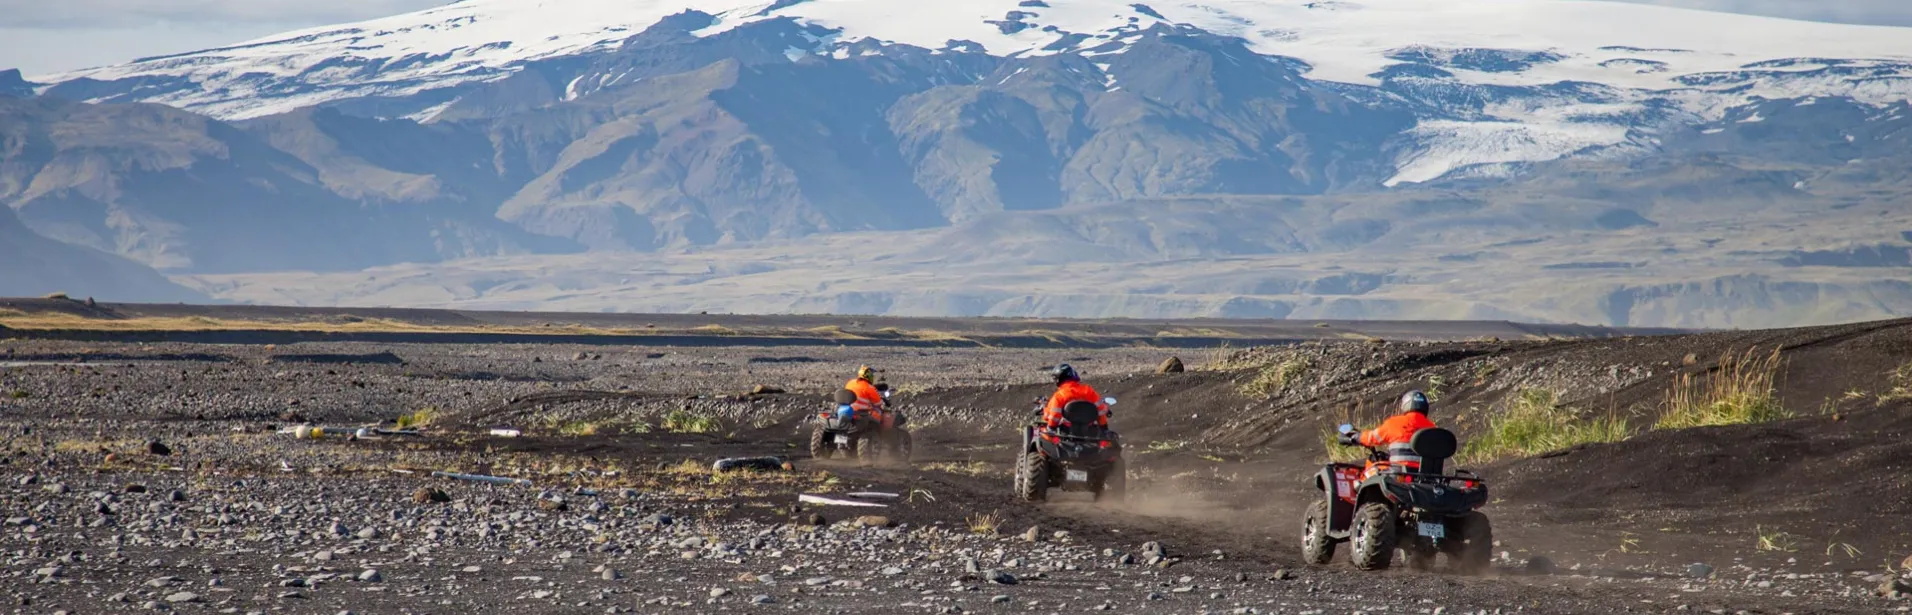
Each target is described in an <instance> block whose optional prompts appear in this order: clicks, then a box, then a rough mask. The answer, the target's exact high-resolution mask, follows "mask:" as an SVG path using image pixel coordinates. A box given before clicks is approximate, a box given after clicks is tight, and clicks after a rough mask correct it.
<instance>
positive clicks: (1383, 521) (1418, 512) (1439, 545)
mask: <svg viewBox="0 0 1912 615" xmlns="http://www.w3.org/2000/svg"><path fill="white" fill-rule="evenodd" d="M1353 430H1354V428H1353V426H1350V425H1342V426H1341V432H1342V433H1343V434H1348V433H1351V432H1352V431H1353ZM1409 445H1410V447H1411V448H1412V450H1413V453H1414V454H1415V455H1417V456H1419V457H1420V463H1421V467H1420V470H1419V471H1417V472H1409V471H1406V469H1405V468H1403V467H1399V466H1393V467H1390V468H1389V469H1387V470H1386V471H1383V472H1379V473H1376V474H1375V475H1374V476H1371V477H1368V478H1366V479H1363V478H1362V474H1364V473H1365V471H1366V470H1365V468H1363V467H1362V466H1359V465H1354V464H1345V463H1336V464H1329V465H1328V466H1327V467H1325V468H1323V469H1322V470H1321V473H1320V474H1317V475H1315V488H1316V489H1318V490H1320V491H1321V493H1322V497H1321V499H1319V500H1316V501H1315V502H1314V504H1312V505H1310V506H1309V507H1308V512H1307V514H1306V516H1305V517H1304V518H1303V520H1302V530H1301V554H1302V557H1303V558H1304V559H1306V560H1308V563H1311V564H1317V565H1322V564H1327V563H1328V560H1330V559H1332V558H1333V557H1334V550H1335V546H1336V545H1338V544H1340V543H1342V542H1352V543H1353V551H1352V552H1351V553H1349V554H1348V560H1349V562H1351V563H1353V564H1354V567H1355V568H1358V569H1361V570H1383V569H1386V568H1387V567H1388V566H1389V565H1390V564H1391V563H1392V561H1393V559H1394V551H1395V549H1397V548H1398V549H1400V550H1401V551H1402V552H1403V553H1405V554H1406V556H1407V564H1408V567H1409V568H1411V569H1414V570H1431V569H1433V567H1434V556H1435V555H1438V554H1442V553H1445V554H1447V558H1448V562H1449V564H1450V566H1452V567H1453V568H1454V569H1455V570H1457V571H1459V572H1461V573H1463V574H1479V573H1481V572H1485V571H1486V570H1487V567H1488V565H1489V563H1490V562H1491V560H1492V559H1493V548H1494V529H1493V526H1492V524H1490V523H1489V522H1488V521H1487V515H1484V514H1481V513H1480V510H1479V509H1480V507H1481V506H1482V505H1485V504H1486V503H1487V485H1486V483H1484V482H1482V481H1481V480H1480V477H1479V476H1477V475H1475V474H1474V473H1473V472H1469V471H1467V470H1455V471H1454V473H1453V474H1447V473H1446V472H1445V466H1446V464H1447V461H1448V459H1449V458H1452V457H1453V456H1454V453H1455V452H1456V451H1457V450H1458V449H1459V443H1458V442H1457V441H1456V440H1455V438H1454V432H1451V431H1448V430H1445V429H1440V428H1432V429H1423V430H1420V431H1419V432H1416V433H1415V434H1414V438H1413V440H1412V441H1411V442H1410V443H1409ZM1369 455H1370V459H1374V460H1376V461H1387V460H1388V459H1389V457H1388V454H1387V453H1386V452H1385V451H1376V450H1373V449H1370V452H1369Z"/></svg>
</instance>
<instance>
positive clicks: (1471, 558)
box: [1441, 511, 1494, 575]
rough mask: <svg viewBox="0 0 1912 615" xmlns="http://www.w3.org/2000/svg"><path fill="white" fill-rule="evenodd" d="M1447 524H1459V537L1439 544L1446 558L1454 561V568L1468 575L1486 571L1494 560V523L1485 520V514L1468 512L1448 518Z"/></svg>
mask: <svg viewBox="0 0 1912 615" xmlns="http://www.w3.org/2000/svg"><path fill="white" fill-rule="evenodd" d="M1448 525H1449V526H1450V527H1452V526H1456V525H1458V526H1460V527H1459V528H1458V529H1459V532H1458V533H1459V534H1460V539H1459V540H1450V541H1448V542H1447V543H1446V544H1444V545H1441V546H1442V547H1443V548H1442V550H1443V551H1446V552H1447V558H1448V559H1449V560H1450V561H1452V562H1454V568H1455V570H1457V571H1459V572H1460V573H1461V574H1468V575H1477V574H1481V573H1483V572H1487V569H1488V567H1490V566H1492V565H1493V562H1494V524H1493V523H1492V522H1489V521H1488V520H1487V515H1483V514H1481V513H1480V511H1474V512H1470V513H1467V514H1465V515H1462V516H1459V517H1454V518H1453V519H1449V520H1448Z"/></svg>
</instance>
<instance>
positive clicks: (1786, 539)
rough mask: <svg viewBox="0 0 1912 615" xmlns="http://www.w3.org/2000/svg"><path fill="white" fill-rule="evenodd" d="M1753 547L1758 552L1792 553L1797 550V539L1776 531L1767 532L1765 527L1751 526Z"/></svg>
mask: <svg viewBox="0 0 1912 615" xmlns="http://www.w3.org/2000/svg"><path fill="white" fill-rule="evenodd" d="M1753 534H1754V536H1755V540H1754V547H1756V548H1758V549H1759V550H1760V551H1771V552H1779V553H1792V552H1795V551H1798V550H1799V537H1797V536H1794V535H1792V534H1788V533H1785V532H1781V531H1778V530H1768V529H1766V526H1763V525H1756V526H1753Z"/></svg>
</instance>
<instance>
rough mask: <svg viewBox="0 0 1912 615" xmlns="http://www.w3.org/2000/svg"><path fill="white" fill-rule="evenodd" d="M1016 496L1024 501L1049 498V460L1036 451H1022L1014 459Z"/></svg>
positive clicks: (1037, 500) (1038, 500) (1039, 500)
mask: <svg viewBox="0 0 1912 615" xmlns="http://www.w3.org/2000/svg"><path fill="white" fill-rule="evenodd" d="M1016 497H1019V498H1022V499H1023V501H1025V502H1041V501H1043V500H1046V499H1049V460H1047V459H1043V458H1042V455H1040V454H1038V453H1023V455H1022V459H1020V460H1017V461H1016Z"/></svg>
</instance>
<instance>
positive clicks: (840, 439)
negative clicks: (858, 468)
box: [836, 436, 850, 444]
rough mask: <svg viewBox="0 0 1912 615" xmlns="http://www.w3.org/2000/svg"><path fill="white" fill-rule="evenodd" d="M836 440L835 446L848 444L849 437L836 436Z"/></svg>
mask: <svg viewBox="0 0 1912 615" xmlns="http://www.w3.org/2000/svg"><path fill="white" fill-rule="evenodd" d="M836 439H837V444H849V443H850V437H849V436H837V437H836Z"/></svg>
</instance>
